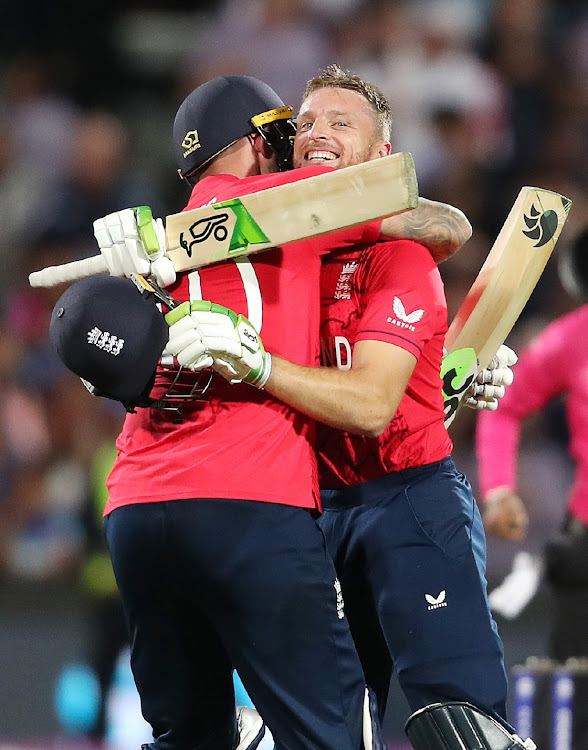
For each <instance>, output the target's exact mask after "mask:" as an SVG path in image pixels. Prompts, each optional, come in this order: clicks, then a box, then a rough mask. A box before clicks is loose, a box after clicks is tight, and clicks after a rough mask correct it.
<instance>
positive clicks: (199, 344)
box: [162, 302, 213, 372]
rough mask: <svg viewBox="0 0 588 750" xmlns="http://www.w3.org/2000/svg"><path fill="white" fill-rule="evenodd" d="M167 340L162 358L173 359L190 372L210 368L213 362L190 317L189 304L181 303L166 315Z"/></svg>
mask: <svg viewBox="0 0 588 750" xmlns="http://www.w3.org/2000/svg"><path fill="white" fill-rule="evenodd" d="M165 320H166V322H167V324H168V325H169V339H168V341H167V344H166V346H165V349H164V350H163V354H162V358H164V359H165V358H167V357H170V356H172V357H175V358H176V359H177V361H178V364H180V365H181V366H182V367H187V368H188V369H189V370H192V372H196V371H197V370H202V369H204V368H205V367H212V364H213V360H212V357H211V355H210V353H209V351H208V347H207V344H206V342H205V341H204V339H203V338H202V332H201V331H200V328H199V327H198V324H197V323H196V320H195V319H194V318H193V317H192V315H191V308H190V303H189V302H183V303H182V304H181V305H178V307H175V308H174V309H173V310H171V311H170V312H168V313H167V315H166V316H165Z"/></svg>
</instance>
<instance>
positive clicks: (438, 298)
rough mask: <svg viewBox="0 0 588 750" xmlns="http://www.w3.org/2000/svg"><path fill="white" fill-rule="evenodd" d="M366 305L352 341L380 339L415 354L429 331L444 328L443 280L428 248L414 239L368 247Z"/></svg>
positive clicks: (432, 333) (429, 336)
mask: <svg viewBox="0 0 588 750" xmlns="http://www.w3.org/2000/svg"><path fill="white" fill-rule="evenodd" d="M368 252H369V253H370V256H369V262H368V264H367V266H366V276H365V286H366V292H367V294H365V295H364V296H365V298H366V299H367V303H366V306H365V308H364V310H363V313H362V316H361V322H360V325H359V328H358V332H357V335H356V339H355V340H356V342H357V341H369V340H374V341H383V342H387V343H390V344H395V345H396V346H399V347H401V348H402V349H406V350H407V351H409V352H411V354H414V356H415V357H416V358H417V359H418V358H419V357H420V355H421V353H422V351H423V348H424V345H425V344H426V343H427V341H429V340H430V339H431V338H432V337H433V336H434V335H436V334H439V333H440V332H441V333H445V331H446V330H447V304H446V301H445V294H444V288H443V282H442V280H441V276H440V274H439V270H438V268H437V265H436V264H435V262H434V261H433V259H432V257H431V254H430V253H429V251H428V250H427V249H426V248H425V247H424V246H423V245H420V244H418V243H417V242H413V241H410V240H398V241H394V242H381V243H378V244H377V245H375V246H374V247H373V248H370V249H369V251H368Z"/></svg>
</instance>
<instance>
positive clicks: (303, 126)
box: [296, 121, 312, 131]
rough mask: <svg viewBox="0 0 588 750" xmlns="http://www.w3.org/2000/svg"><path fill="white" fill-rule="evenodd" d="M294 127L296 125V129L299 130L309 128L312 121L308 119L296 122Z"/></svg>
mask: <svg viewBox="0 0 588 750" xmlns="http://www.w3.org/2000/svg"><path fill="white" fill-rule="evenodd" d="M296 127H297V129H298V131H301V130H310V128H311V127H312V123H311V122H308V121H307V122H298V123H296Z"/></svg>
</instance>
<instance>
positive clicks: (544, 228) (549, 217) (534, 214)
mask: <svg viewBox="0 0 588 750" xmlns="http://www.w3.org/2000/svg"><path fill="white" fill-rule="evenodd" d="M524 220H525V224H526V225H527V227H528V229H527V230H526V231H525V230H523V234H524V235H525V237H528V238H529V239H530V240H537V242H536V243H535V245H533V247H543V245H546V244H547V243H548V242H549V240H551V239H552V238H553V236H554V235H555V230H556V229H557V223H558V217H557V212H556V211H552V210H548V211H539V210H538V209H537V208H536V207H535V204H534V203H533V205H532V206H531V208H530V210H529V213H528V214H525V216H524Z"/></svg>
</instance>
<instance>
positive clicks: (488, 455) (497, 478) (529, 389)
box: [475, 321, 570, 498]
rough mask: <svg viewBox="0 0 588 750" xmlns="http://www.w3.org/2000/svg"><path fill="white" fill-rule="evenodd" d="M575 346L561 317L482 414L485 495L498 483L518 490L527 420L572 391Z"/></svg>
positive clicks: (479, 451)
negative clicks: (570, 361)
mask: <svg viewBox="0 0 588 750" xmlns="http://www.w3.org/2000/svg"><path fill="white" fill-rule="evenodd" d="M569 344H570V342H569V339H568V337H567V336H566V335H565V334H564V332H563V330H562V325H561V322H560V321H556V322H555V323H553V324H551V325H550V326H547V328H546V329H545V330H544V331H543V332H542V333H541V334H540V335H539V336H537V337H536V338H535V339H534V340H533V341H532V342H531V344H530V345H529V346H528V347H527V348H526V349H524V350H523V351H522V352H521V354H520V356H519V361H518V362H517V364H516V365H515V367H514V381H513V383H512V385H509V386H508V387H507V388H506V392H505V395H504V396H503V398H502V399H500V406H499V408H498V409H497V410H496V411H495V412H481V413H480V414H479V415H478V419H477V422H476V438H475V439H476V455H477V462H478V482H479V486H480V496H481V497H482V498H484V497H485V496H486V495H487V494H488V492H490V490H493V489H495V488H497V487H507V488H508V489H509V490H511V491H512V492H515V491H516V486H517V465H518V450H519V443H520V435H521V430H522V425H523V421H524V420H525V419H526V418H527V417H528V416H530V415H531V414H536V413H537V412H539V411H541V410H542V409H543V408H544V407H545V405H546V404H547V403H548V402H549V401H551V400H552V399H553V398H556V397H557V396H558V395H560V394H561V393H563V392H564V391H565V390H566V388H567V368H566V367H565V362H566V357H567V352H568V350H569Z"/></svg>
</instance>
